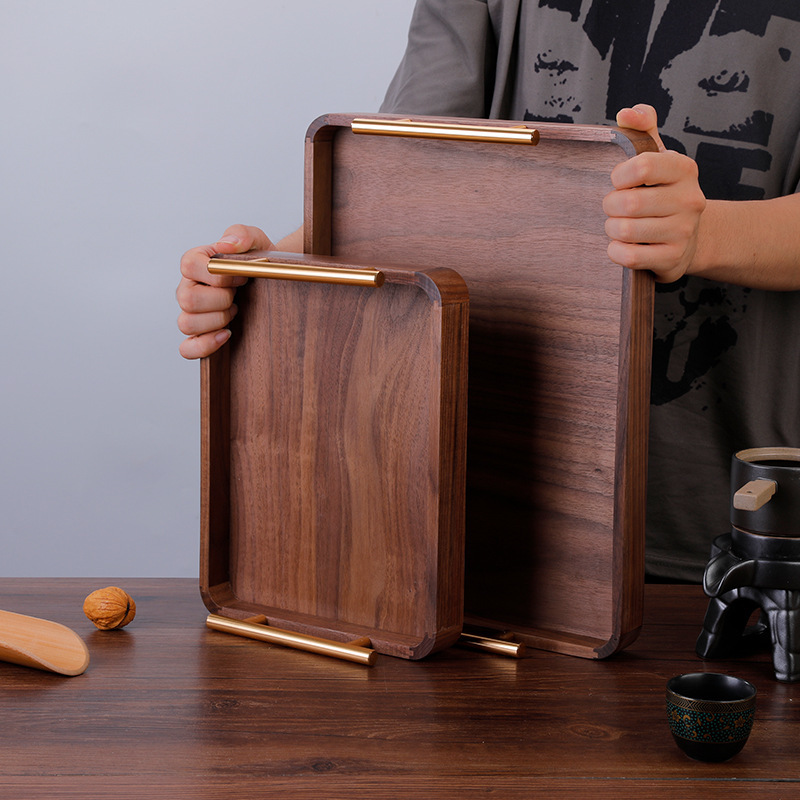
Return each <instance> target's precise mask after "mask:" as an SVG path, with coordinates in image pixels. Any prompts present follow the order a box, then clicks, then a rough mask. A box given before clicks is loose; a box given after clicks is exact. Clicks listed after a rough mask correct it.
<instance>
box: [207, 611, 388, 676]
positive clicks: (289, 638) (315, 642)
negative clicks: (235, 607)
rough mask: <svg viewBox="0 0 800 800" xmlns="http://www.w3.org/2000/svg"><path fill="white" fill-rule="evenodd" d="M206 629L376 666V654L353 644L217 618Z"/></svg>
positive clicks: (209, 618) (209, 616)
mask: <svg viewBox="0 0 800 800" xmlns="http://www.w3.org/2000/svg"><path fill="white" fill-rule="evenodd" d="M206 625H207V626H208V627H209V628H211V629H212V630H215V631H222V632H223V633H233V634H235V635H236V636H244V637H246V638H248V639H258V640H259V641H261V642H270V643H271V644H280V645H283V646H284V647H293V648H294V649H295V650H305V651H307V652H309V653H317V654H319V655H323V656H331V657H332V658H340V659H342V660H343V661H353V662H355V663H356V664H366V665H367V666H372V664H374V663H375V658H376V653H375V651H374V650H370V649H368V648H366V647H361V646H360V645H356V644H353V643H346V642H334V641H332V640H330V639H320V638H318V637H316V636H307V635H305V634H303V633H295V632H294V631H285V630H282V629H281V628H273V627H271V626H269V625H260V624H257V623H253V622H246V621H243V620H238V619H230V618H228V617H221V616H219V615H218V614H209V615H208V618H207V619H206ZM356 641H358V642H363V641H364V639H357V640H356Z"/></svg>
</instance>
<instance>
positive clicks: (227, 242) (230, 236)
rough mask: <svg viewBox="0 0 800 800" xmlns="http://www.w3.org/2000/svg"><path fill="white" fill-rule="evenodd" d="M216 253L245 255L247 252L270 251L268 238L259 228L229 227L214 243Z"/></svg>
mask: <svg viewBox="0 0 800 800" xmlns="http://www.w3.org/2000/svg"><path fill="white" fill-rule="evenodd" d="M214 244H215V247H216V248H217V252H218V253H224V254H230V253H246V252H248V250H272V249H273V244H272V241H271V240H270V238H269V236H267V234H266V233H264V231H262V230H261V229H260V228H254V227H251V226H248V225H231V226H230V228H228V229H227V230H226V231H225V233H224V234H223V235H222V236H221V237H220V239H218V240H217V241H216V242H215V243H214Z"/></svg>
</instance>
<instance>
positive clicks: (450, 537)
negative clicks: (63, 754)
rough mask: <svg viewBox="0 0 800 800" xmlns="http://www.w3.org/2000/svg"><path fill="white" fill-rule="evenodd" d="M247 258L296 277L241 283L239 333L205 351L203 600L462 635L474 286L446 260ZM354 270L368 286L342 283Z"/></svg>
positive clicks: (386, 646) (255, 611) (328, 625)
mask: <svg viewBox="0 0 800 800" xmlns="http://www.w3.org/2000/svg"><path fill="white" fill-rule="evenodd" d="M260 256H266V258H259V257H260ZM248 259H250V260H251V261H250V263H251V264H254V265H255V266H258V264H256V262H255V261H252V259H259V262H258V263H264V262H266V263H268V264H270V265H271V267H274V266H275V265H276V263H277V264H279V266H280V269H284V270H286V269H288V274H289V276H290V278H291V276H292V275H294V277H293V278H292V279H272V278H265V279H253V280H251V281H249V283H248V285H247V286H246V287H245V288H244V289H243V290H239V292H238V293H237V303H239V304H240V309H241V310H240V313H239V315H238V317H237V320H238V322H237V323H235V324H236V325H237V329H236V330H235V331H234V336H233V337H232V339H231V342H230V345H229V346H228V347H225V348H222V350H220V351H219V352H218V353H216V354H215V355H213V356H212V357H210V358H208V359H204V360H203V363H202V370H201V375H202V403H201V412H202V413H201V416H202V493H201V494H202V520H201V565H200V578H201V593H202V596H203V599H204V601H205V603H206V606H207V607H208V608H209V610H211V611H212V612H214V613H215V614H219V615H222V616H226V617H232V618H235V619H240V620H241V619H246V618H249V617H251V616H253V615H264V616H266V618H267V619H266V622H267V623H268V624H269V625H271V626H275V627H276V628H280V629H285V630H289V631H296V632H300V633H302V634H309V635H312V636H316V637H323V638H326V639H330V640H334V641H337V642H345V641H350V640H353V639H361V638H362V637H367V638H368V639H369V640H370V642H371V645H370V646H371V647H372V648H374V649H375V650H377V651H378V652H379V653H386V654H390V655H394V656H400V657H404V658H411V659H417V658H422V657H424V656H425V655H427V654H428V653H431V652H433V651H434V650H437V649H440V648H442V647H446V646H448V645H450V644H452V643H453V642H454V641H455V640H456V639H457V638H458V636H459V634H460V632H461V627H462V620H463V602H464V599H463V583H464V578H463V576H464V491H465V489H464V486H465V463H464V462H465V446H466V398H467V390H466V389H467V384H466V380H467V378H466V355H467V353H466V347H467V330H468V327H467V319H468V295H467V290H466V287H465V285H464V282H463V281H462V280H461V278H460V277H459V276H458V275H457V274H456V273H455V272H453V271H452V270H448V269H441V268H435V269H403V268H397V267H392V268H389V267H387V268H381V269H380V270H379V271H378V270H376V269H375V267H374V264H375V262H374V261H373V262H372V265H371V266H369V267H366V268H365V267H364V266H363V265H362V264H357V265H354V264H352V263H342V261H341V260H337V259H332V258H328V259H325V258H313V257H310V256H302V255H301V256H298V255H297V254H288V253H283V254H281V253H273V252H270V253H269V254H250V255H248ZM242 263H244V259H242ZM298 271H304V272H302V275H301V277H302V279H300V278H298V277H297V275H298V274H299V272H298ZM320 271H322V272H325V271H328V273H330V272H332V273H336V274H335V276H334V280H336V281H337V282H330V281H331V278H330V275H328V276H327V277H325V276H323V277H320V276H319V275H318V274H317V273H319V272H320ZM359 272H366V273H371V274H373V275H375V274H376V273H377V276H378V278H379V279H376V280H375V281H373V283H375V284H376V285H372V284H369V285H358V284H356V285H349V284H345V283H340V282H338V281H339V280H340V279H344V280H349V279H350V278H352V276H353V275H355V274H356V273H359ZM309 276H310V277H309ZM381 283H382V285H381Z"/></svg>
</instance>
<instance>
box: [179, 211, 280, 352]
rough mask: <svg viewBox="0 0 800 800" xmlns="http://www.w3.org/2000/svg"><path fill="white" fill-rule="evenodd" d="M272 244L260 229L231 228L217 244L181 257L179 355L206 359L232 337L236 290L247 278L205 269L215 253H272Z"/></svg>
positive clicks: (188, 251)
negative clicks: (262, 251) (230, 325)
mask: <svg viewBox="0 0 800 800" xmlns="http://www.w3.org/2000/svg"><path fill="white" fill-rule="evenodd" d="M271 249H272V242H271V241H270V239H269V237H268V236H267V235H266V234H265V233H264V232H263V231H262V230H259V229H258V228H251V227H247V226H245V225H232V226H231V227H230V228H228V229H227V230H226V231H225V233H224V234H223V235H222V238H221V239H220V240H219V241H218V242H215V243H214V244H210V245H205V246H203V247H194V248H192V249H191V250H187V251H186V253H184V254H183V258H181V275H182V277H181V281H180V283H179V284H178V289H177V291H176V292H175V296H176V298H177V300H178V305H179V306H180V307H181V309H182V311H181V314H180V315H179V316H178V328H179V329H180V331H181V333H184V334H186V337H187V338H186V339H184V340H183V341H182V342H181V345H180V354H181V355H182V356H183V357H184V358H204V357H205V356H209V355H211V354H212V353H213V352H215V351H216V350H219V348H220V347H222V345H223V344H225V342H227V341H228V339H229V338H230V335H231V332H230V330H228V329H227V327H226V326H227V325H228V324H229V323H230V321H231V320H232V319H233V318H234V316H236V311H237V308H236V306H235V305H234V302H233V300H234V296H235V294H236V287H238V286H241V285H242V284H244V283H245V282H246V281H247V279H246V278H240V277H234V276H232V275H212V274H211V273H209V271H208V269H207V268H206V267H207V265H208V260H209V259H210V258H211V256H213V255H214V254H215V253H224V254H226V255H230V254H232V253H246V252H247V251H248V250H271Z"/></svg>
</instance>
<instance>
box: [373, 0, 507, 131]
mask: <svg viewBox="0 0 800 800" xmlns="http://www.w3.org/2000/svg"><path fill="white" fill-rule="evenodd" d="M495 59H496V47H495V42H494V35H493V32H492V26H491V24H490V19H489V10H488V7H487V0H417V4H416V6H415V8H414V13H413V15H412V18H411V25H410V27H409V32H408V45H407V47H406V51H405V54H404V56H403V60H402V61H401V62H400V66H399V67H398V69H397V72H396V73H395V76H394V78H393V79H392V82H391V83H390V84H389V88H388V90H387V92H386V97H385V99H384V101H383V104H382V105H381V109H380V110H381V111H382V112H385V113H394V114H421V115H431V116H454V117H485V116H488V105H489V103H490V97H489V95H490V94H491V90H492V84H493V81H494V77H493V76H494V68H495Z"/></svg>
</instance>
